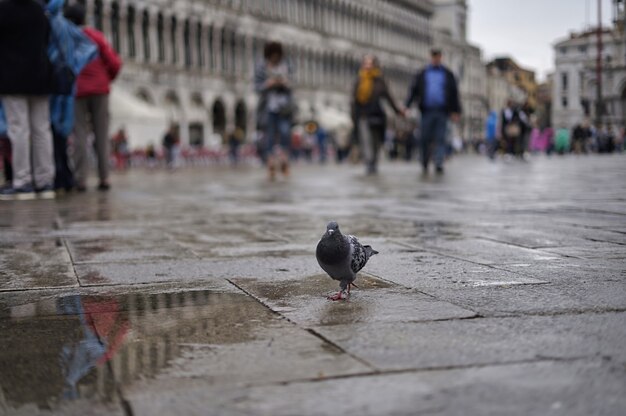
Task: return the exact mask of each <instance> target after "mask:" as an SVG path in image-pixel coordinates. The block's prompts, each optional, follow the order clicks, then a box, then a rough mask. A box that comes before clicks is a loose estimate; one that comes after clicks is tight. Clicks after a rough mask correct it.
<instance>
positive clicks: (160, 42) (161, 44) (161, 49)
mask: <svg viewBox="0 0 626 416" xmlns="http://www.w3.org/2000/svg"><path fill="white" fill-rule="evenodd" d="M164 30H165V29H164V25H163V15H162V14H161V13H159V15H158V16H157V47H158V56H159V62H164V61H165V39H164V34H163V31H164Z"/></svg>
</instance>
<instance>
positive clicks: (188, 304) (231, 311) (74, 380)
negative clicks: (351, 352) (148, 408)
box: [0, 290, 279, 409]
mask: <svg viewBox="0 0 626 416" xmlns="http://www.w3.org/2000/svg"><path fill="white" fill-rule="evenodd" d="M277 319H279V318H277V317H275V315H273V314H272V313H271V312H270V311H268V310H267V309H266V308H264V307H263V306H262V305H260V304H259V303H258V302H256V301H253V300H251V299H250V298H248V297H246V296H244V295H241V294H233V293H217V292H212V291H204V290H194V291H186V292H169V293H154V294H127V295H120V296H80V295H71V296H65V297H60V298H53V299H44V300H39V301H37V302H33V303H26V304H21V305H17V306H8V305H3V304H0V333H1V334H2V337H0V375H2V376H1V377H0V388H1V389H2V391H1V393H2V396H3V401H4V402H5V404H4V405H5V406H8V407H9V408H19V407H20V406H23V405H27V404H36V405H37V406H38V407H39V408H41V409H54V408H56V407H58V406H59V405H60V403H61V402H63V401H64V400H72V399H78V398H85V399H94V400H99V401H112V400H113V399H114V398H116V394H117V391H118V386H121V385H124V384H128V383H131V382H133V381H135V380H137V379H145V378H149V377H153V376H155V375H156V374H157V373H159V372H160V371H161V370H162V369H164V368H166V367H168V365H169V364H170V362H171V361H172V360H175V359H176V358H177V357H179V356H181V355H182V354H183V353H184V351H185V349H186V348H188V346H190V345H201V346H205V347H207V348H213V347H219V346H224V345H232V344H237V343H244V342H249V341H251V340H254V339H255V337H256V334H257V333H258V331H259V329H260V328H263V327H266V326H268V325H270V324H271V323H272V322H274V321H276V320H277Z"/></svg>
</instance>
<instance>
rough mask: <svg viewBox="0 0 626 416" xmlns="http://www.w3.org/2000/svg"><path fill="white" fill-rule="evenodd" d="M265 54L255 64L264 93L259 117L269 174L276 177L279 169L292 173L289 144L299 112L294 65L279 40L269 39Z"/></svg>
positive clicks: (259, 90)
mask: <svg viewBox="0 0 626 416" xmlns="http://www.w3.org/2000/svg"><path fill="white" fill-rule="evenodd" d="M263 58H264V59H263V61H262V62H260V63H259V64H257V66H256V68H255V73H254V86H255V89H256V92H257V93H258V94H259V96H260V97H259V105H258V109H257V112H258V114H257V118H258V120H259V125H260V127H261V129H262V130H263V131H264V133H265V140H266V146H267V147H266V154H267V169H268V176H269V179H270V180H272V181H273V180H274V179H275V178H276V172H277V170H279V169H280V171H281V173H282V174H283V175H284V176H288V175H289V153H290V151H289V145H290V143H291V124H292V119H293V116H294V112H295V102H294V99H293V94H292V76H293V69H292V67H291V64H290V63H289V61H288V60H287V58H286V57H285V55H284V51H283V46H282V44H281V43H279V42H269V43H267V44H266V45H265V48H264V50H263Z"/></svg>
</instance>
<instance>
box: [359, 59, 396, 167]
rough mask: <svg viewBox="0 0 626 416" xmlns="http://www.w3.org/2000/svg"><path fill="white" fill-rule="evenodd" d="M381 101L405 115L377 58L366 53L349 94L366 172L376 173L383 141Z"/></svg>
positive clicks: (385, 123) (384, 126) (384, 123)
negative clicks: (394, 97) (388, 86)
mask: <svg viewBox="0 0 626 416" xmlns="http://www.w3.org/2000/svg"><path fill="white" fill-rule="evenodd" d="M383 100H385V101H387V103H388V104H389V105H390V106H391V107H392V108H393V110H394V111H395V112H396V114H400V115H403V114H404V110H403V109H400V107H398V106H397V105H396V103H395V101H394V99H393V98H392V97H391V93H390V92H389V88H387V83H386V82H385V80H384V78H383V76H382V71H381V69H380V65H379V63H378V59H376V57H375V56H373V55H366V56H365V57H364V58H363V62H362V64H361V69H360V70H359V78H358V80H357V82H356V83H355V85H354V89H353V93H352V120H353V123H354V128H355V131H356V134H357V137H358V141H359V144H360V146H361V151H362V154H363V158H364V160H365V163H366V169H367V174H368V175H374V174H376V172H377V162H378V153H379V149H380V147H381V146H382V144H383V142H384V141H385V129H386V127H387V116H386V114H385V111H384V110H383V107H382V101H383Z"/></svg>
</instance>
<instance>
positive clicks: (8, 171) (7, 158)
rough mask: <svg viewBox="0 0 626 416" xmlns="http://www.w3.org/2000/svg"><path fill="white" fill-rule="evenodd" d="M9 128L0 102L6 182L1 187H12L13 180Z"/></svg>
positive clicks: (0, 153)
mask: <svg viewBox="0 0 626 416" xmlns="http://www.w3.org/2000/svg"><path fill="white" fill-rule="evenodd" d="M7 130H8V128H7V120H6V118H5V116H4V108H3V107H2V102H0V161H2V171H3V173H4V183H3V184H2V185H0V190H1V189H8V188H11V182H12V181H13V166H12V164H11V140H10V139H9V133H8V131H7Z"/></svg>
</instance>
